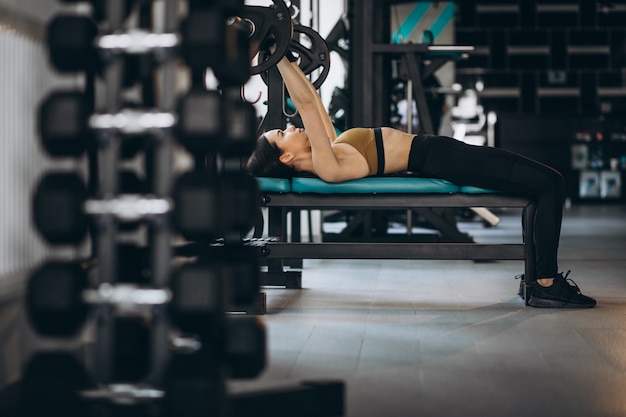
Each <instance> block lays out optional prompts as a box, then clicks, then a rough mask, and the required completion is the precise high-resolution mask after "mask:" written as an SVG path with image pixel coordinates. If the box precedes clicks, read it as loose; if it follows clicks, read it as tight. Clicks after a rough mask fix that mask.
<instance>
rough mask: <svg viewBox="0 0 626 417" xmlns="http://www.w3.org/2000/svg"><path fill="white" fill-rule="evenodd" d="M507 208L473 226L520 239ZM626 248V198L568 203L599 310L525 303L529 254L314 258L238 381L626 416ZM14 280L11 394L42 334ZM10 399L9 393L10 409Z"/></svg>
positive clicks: (370, 406) (357, 397)
mask: <svg viewBox="0 0 626 417" xmlns="http://www.w3.org/2000/svg"><path fill="white" fill-rule="evenodd" d="M498 215H499V216H500V217H501V223H500V224H499V225H498V227H496V228H485V227H483V226H482V224H481V223H480V222H467V223H466V222H462V223H460V224H459V227H460V228H461V229H463V230H464V231H467V232H468V233H470V234H471V235H472V236H473V237H474V238H475V240H476V241H493V242H495V241H500V242H507V241H509V240H511V241H517V239H519V230H520V227H519V219H520V216H519V213H517V212H502V213H498ZM625 247H626V206H621V205H620V206H618V205H603V206H600V205H585V206H583V205H581V206H574V207H572V208H571V209H568V210H566V211H565V218H564V224H563V237H562V241H561V268H562V269H563V270H564V271H567V270H568V269H571V270H572V274H571V275H570V277H571V278H572V279H574V280H575V281H576V283H577V284H578V285H579V286H580V287H581V288H582V289H583V291H584V292H585V293H587V294H589V295H591V296H593V297H595V298H597V300H598V306H597V307H596V308H595V309H592V310H541V309H533V308H530V307H525V306H524V305H523V301H522V300H521V299H520V298H519V297H518V296H517V295H516V292H517V289H518V284H519V281H517V280H515V279H514V276H515V275H517V274H519V273H521V272H522V269H523V265H522V263H521V262H518V261H505V262H494V263H473V262H470V261H445V262H444V261H389V260H386V261H380V260H308V261H305V264H304V270H303V271H304V272H303V287H304V288H303V289H302V290H286V289H281V288H266V289H264V291H265V292H266V294H267V303H268V313H267V314H266V315H265V316H262V318H261V319H262V320H263V321H264V322H265V324H266V328H267V333H268V351H269V355H268V360H269V363H268V366H267V367H266V369H265V371H264V372H263V373H262V375H261V376H260V377H259V378H256V379H253V380H250V381H236V382H230V383H229V389H230V391H231V392H248V391H253V392H258V391H260V390H266V389H270V388H280V387H289V386H293V385H296V384H298V383H300V382H301V381H305V380H332V379H339V380H342V381H344V382H345V384H346V404H345V405H346V412H345V414H344V415H345V416H346V417H369V416H372V417H374V416H375V417H381V416H389V417H403V416H407V417H408V416H411V417H414V416H424V417H426V416H438V417H441V416H445V417H455V416H463V417H472V416H481V417H484V416H507V417H515V416H524V417H527V416H529V415H538V413H541V414H542V415H549V416H550V417H559V416H568V417H572V416H585V417H589V416H594V417H609V416H610V417H617V416H625V415H626V395H625V394H626V274H625V273H624V270H626V257H624V248H625ZM0 284H1V286H0V346H1V347H2V349H0V376H2V378H3V381H2V382H3V383H4V387H5V389H4V390H2V391H4V392H5V393H6V392H7V391H9V394H11V391H12V389H11V387H12V386H15V385H18V384H12V382H15V381H17V378H18V377H19V372H20V368H19V363H20V362H21V361H22V360H23V359H24V356H25V355H26V354H27V353H28V352H29V351H30V350H31V349H37V348H40V347H41V345H39V343H41V341H38V340H37V339H35V338H34V337H33V335H32V333H31V332H30V331H29V330H28V329H27V328H25V327H26V324H25V322H24V319H23V313H22V312H21V308H20V304H21V299H20V298H19V297H9V295H11V294H14V295H15V294H20V292H21V291H22V288H23V282H22V281H20V277H19V276H14V277H9V278H7V279H3V280H2V281H0ZM49 343H53V342H49ZM74 348H76V349H80V346H79V345H75V346H74ZM7 383H8V384H7ZM6 387H9V388H8V389H7V388H6ZM2 391H0V393H2ZM9 398H10V395H0V415H8V413H4V412H3V410H6V409H7V408H6V406H7V401H10V400H9ZM11 415H12V414H11ZM259 416H261V414H259Z"/></svg>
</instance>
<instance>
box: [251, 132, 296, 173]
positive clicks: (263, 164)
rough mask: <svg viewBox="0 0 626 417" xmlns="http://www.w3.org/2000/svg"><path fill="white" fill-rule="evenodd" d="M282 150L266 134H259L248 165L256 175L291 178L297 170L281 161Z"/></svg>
mask: <svg viewBox="0 0 626 417" xmlns="http://www.w3.org/2000/svg"><path fill="white" fill-rule="evenodd" d="M281 154H282V151H281V150H280V149H279V148H278V146H276V144H275V143H270V141H269V140H267V137H266V136H265V134H263V135H261V136H259V138H258V139H257V141H256V146H255V147H254V150H253V151H252V155H251V156H250V158H248V163H247V164H246V167H247V169H248V171H249V172H250V173H251V174H252V175H254V176H256V177H274V178H291V177H293V176H295V175H296V170H295V169H293V168H291V167H289V166H287V165H285V164H283V163H282V162H280V159H279V158H280V155H281Z"/></svg>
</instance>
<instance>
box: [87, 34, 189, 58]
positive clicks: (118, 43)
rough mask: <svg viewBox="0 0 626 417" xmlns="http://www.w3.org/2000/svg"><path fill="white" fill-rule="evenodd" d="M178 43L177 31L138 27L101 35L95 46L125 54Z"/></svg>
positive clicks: (165, 47) (167, 46) (170, 46)
mask: <svg viewBox="0 0 626 417" xmlns="http://www.w3.org/2000/svg"><path fill="white" fill-rule="evenodd" d="M180 43H181V38H180V35H178V34H177V33H154V32H149V31H146V30H138V29H133V30H130V31H128V32H123V33H111V34H107V35H102V36H100V37H98V38H97V39H96V47H97V48H99V49H101V50H103V51H109V52H114V53H120V52H123V53H125V54H145V53H147V52H153V51H156V50H159V49H172V48H175V47H177V46H178V45H180Z"/></svg>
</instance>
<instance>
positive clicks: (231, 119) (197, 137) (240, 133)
mask: <svg viewBox="0 0 626 417" xmlns="http://www.w3.org/2000/svg"><path fill="white" fill-rule="evenodd" d="M237 93H239V89H237ZM178 115H179V120H178V127H177V133H178V136H179V138H180V141H181V143H182V144H183V145H184V146H185V148H187V149H188V150H189V151H190V152H191V153H194V154H205V153H209V152H215V151H219V152H221V153H222V154H224V155H248V154H249V153H250V152H251V151H252V149H253V148H254V145H255V142H256V138H255V135H256V130H257V118H256V110H255V108H254V105H253V104H251V103H248V102H245V101H242V100H241V98H240V97H239V96H237V97H236V98H233V97H230V96H228V97H226V96H225V95H224V94H221V93H219V92H217V91H206V90H192V91H190V92H189V93H188V94H186V95H185V96H184V97H182V98H181V100H180V101H179V104H178Z"/></svg>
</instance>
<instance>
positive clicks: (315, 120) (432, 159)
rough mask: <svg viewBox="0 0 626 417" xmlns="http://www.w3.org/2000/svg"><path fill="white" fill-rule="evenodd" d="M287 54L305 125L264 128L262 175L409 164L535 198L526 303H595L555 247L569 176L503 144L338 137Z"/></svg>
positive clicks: (402, 135)
mask: <svg viewBox="0 0 626 417" xmlns="http://www.w3.org/2000/svg"><path fill="white" fill-rule="evenodd" d="M293 61H295V59H294V58H293V56H292V55H291V53H288V54H287V56H286V57H283V59H281V61H280V62H279V63H278V64H277V67H278V70H279V71H280V73H281V76H282V78H283V80H284V82H285V85H286V86H287V90H288V91H289V95H290V97H291V99H292V100H293V103H294V105H295V106H296V108H297V110H298V112H299V114H300V117H301V119H302V123H303V124H304V127H305V129H299V128H296V127H294V126H290V127H289V128H287V129H284V130H280V129H275V130H270V131H268V132H266V133H265V134H263V135H261V137H259V139H258V141H257V145H256V149H255V150H254V152H253V153H252V155H251V157H250V158H249V160H248V165H247V166H248V170H249V171H250V172H251V173H252V174H253V175H255V176H257V177H281V178H290V177H292V176H294V175H297V174H298V173H301V172H306V173H311V174H313V175H316V176H317V177H319V178H321V179H322V180H325V181H327V182H339V181H346V180H353V179H358V178H363V177H367V176H373V175H383V174H392V173H398V172H404V171H410V172H414V173H416V174H418V175H420V176H423V177H429V178H440V179H444V180H448V181H451V182H453V183H456V184H457V185H468V186H474V187H480V188H486V189H491V190H494V191H499V192H503V193H506V194H510V195H519V196H524V197H530V198H533V199H535V200H536V202H537V209H536V216H535V228H534V229H535V247H536V253H537V262H536V265H537V270H536V275H535V276H536V277H538V278H537V282H536V284H534V286H533V288H532V291H531V296H530V299H529V301H528V304H529V305H531V306H534V307H551V308H557V307H570V308H571V307H574V308H590V307H594V306H595V305H596V301H595V300H594V299H593V298H590V297H587V296H585V295H583V294H581V292H580V290H579V288H578V286H576V284H574V283H573V282H570V281H571V280H568V279H567V275H565V276H563V274H562V273H559V272H558V266H557V252H558V246H559V238H560V233H561V220H562V216H563V204H564V200H565V191H564V187H565V186H564V180H563V177H562V175H561V174H560V173H559V172H557V171H556V170H554V169H552V168H550V167H548V166H546V165H543V164H541V163H539V162H536V161H533V160H531V159H528V158H526V157H523V156H521V155H518V154H515V153H512V152H508V151H504V150H502V149H497V148H491V147H484V146H473V145H468V144H465V143H463V142H460V141H458V140H456V139H453V138H449V137H444V136H434V135H429V134H426V133H419V134H418V135H413V134H409V133H406V132H403V131H401V130H396V129H392V128H389V127H382V128H375V129H371V128H352V129H349V130H347V131H345V132H343V133H342V134H341V135H339V136H338V137H337V134H336V133H335V128H334V126H333V124H332V121H331V120H330V117H329V116H328V113H327V112H326V109H325V108H324V106H323V104H322V101H321V98H320V96H319V95H318V93H317V91H316V90H315V88H314V87H313V85H312V84H311V82H310V81H309V79H308V78H307V77H306V76H305V75H304V73H303V72H302V71H301V70H300V68H299V67H298V64H297V63H295V62H293Z"/></svg>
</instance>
